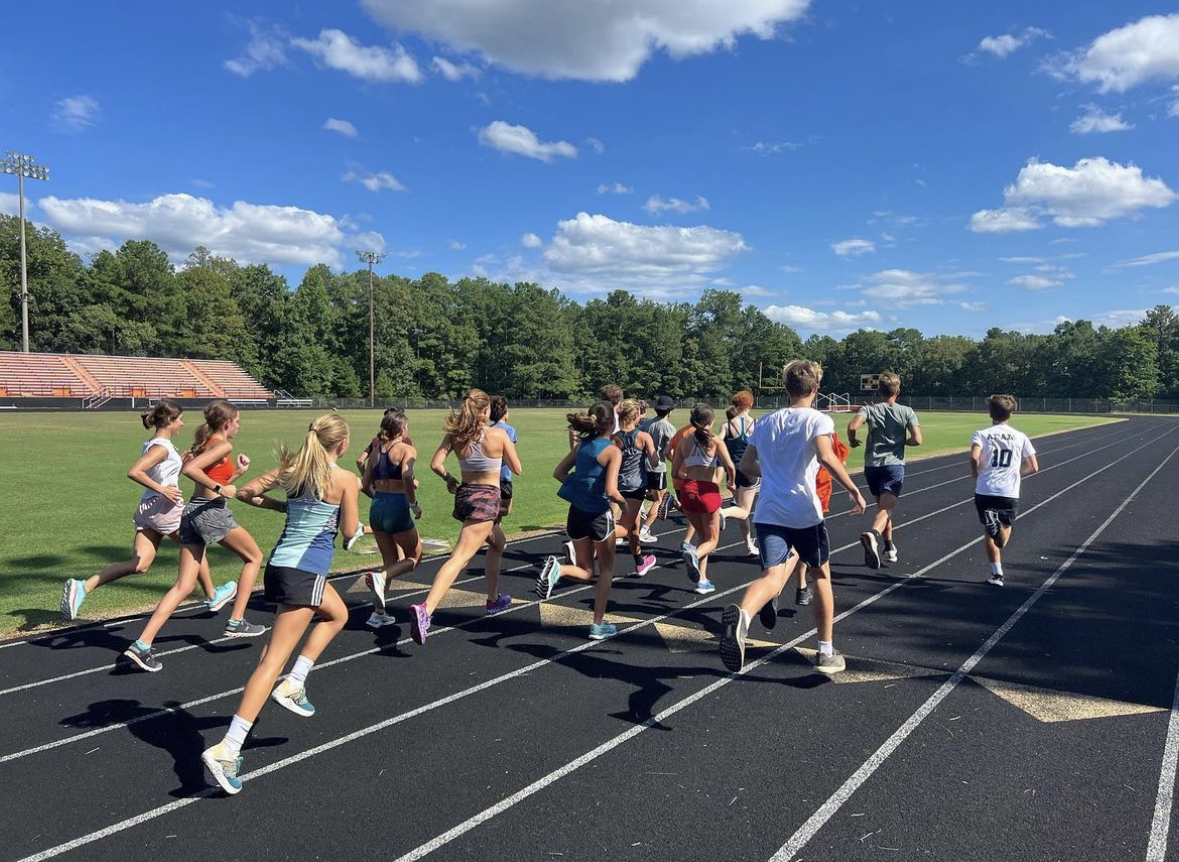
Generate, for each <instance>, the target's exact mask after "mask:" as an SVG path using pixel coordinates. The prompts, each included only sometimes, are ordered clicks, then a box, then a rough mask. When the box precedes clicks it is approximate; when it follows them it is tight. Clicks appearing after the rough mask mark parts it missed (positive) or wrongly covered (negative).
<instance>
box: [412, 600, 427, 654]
mask: <svg viewBox="0 0 1179 862" xmlns="http://www.w3.org/2000/svg"><path fill="white" fill-rule="evenodd" d="M409 609H410V610H411V611H413V618H412V619H411V620H410V621H409V636H410V637H411V638H413V642H414V643H415V644H425V643H426V635H427V634H428V633H429V631H430V615H429V614H428V613H426V603H425V602H422V603H421V604H420V605H410V606H409Z"/></svg>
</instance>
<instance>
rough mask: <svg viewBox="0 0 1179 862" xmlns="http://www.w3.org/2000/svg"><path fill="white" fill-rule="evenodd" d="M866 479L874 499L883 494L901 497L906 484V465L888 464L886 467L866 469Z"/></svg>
mask: <svg viewBox="0 0 1179 862" xmlns="http://www.w3.org/2000/svg"><path fill="white" fill-rule="evenodd" d="M864 478H865V479H866V480H867V482H868V492H869V493H870V494H871V495H872V496H873V497H879V496H880V495H881V494H886V493H887V494H892V495H893V496H894V497H899V496H901V486H902V485H904V484H905V465H904V464H888V465H886V466H884V467H865V468H864Z"/></svg>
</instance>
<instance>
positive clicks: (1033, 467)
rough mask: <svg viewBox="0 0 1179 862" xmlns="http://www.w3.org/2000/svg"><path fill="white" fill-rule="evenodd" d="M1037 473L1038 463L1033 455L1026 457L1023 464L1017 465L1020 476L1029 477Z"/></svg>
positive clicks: (1038, 469) (1038, 470)
mask: <svg viewBox="0 0 1179 862" xmlns="http://www.w3.org/2000/svg"><path fill="white" fill-rule="evenodd" d="M1038 472H1040V462H1039V461H1037V460H1036V456H1035V455H1028V456H1026V457H1025V458H1024V459H1023V463H1022V464H1020V465H1019V475H1020V476H1030V475H1032V474H1033V473H1038Z"/></svg>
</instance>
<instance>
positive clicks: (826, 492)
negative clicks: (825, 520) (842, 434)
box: [815, 431, 851, 515]
mask: <svg viewBox="0 0 1179 862" xmlns="http://www.w3.org/2000/svg"><path fill="white" fill-rule="evenodd" d="M831 436H832V437H833V438H834V439H833V440H832V441H831V448H832V449H834V450H835V457H836V458H838V459H839V461H840V463H841V464H846V463H847V456H848V454H849V453H850V452H851V450H850V449H848V448H847V446H845V445H844V443H843V441H842V440H840V439H839V432H838V431H836V432H834V433H832V435H831ZM815 490H816V491H817V492H818V493H819V502H821V503H822V504H823V514H824V515H825V514H827V510H828V509H829V508H830V507H831V490H832V486H831V474H830V473H829V472H828V471H827V468H826V467H824V466H823V465H822V464H820V465H819V473H818V475H816V476H815Z"/></svg>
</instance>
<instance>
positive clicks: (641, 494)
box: [618, 488, 647, 500]
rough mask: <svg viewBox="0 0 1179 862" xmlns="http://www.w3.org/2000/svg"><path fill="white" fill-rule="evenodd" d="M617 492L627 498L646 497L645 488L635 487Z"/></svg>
mask: <svg viewBox="0 0 1179 862" xmlns="http://www.w3.org/2000/svg"><path fill="white" fill-rule="evenodd" d="M618 493H619V494H621V495H622V496H623V497H625V498H626V499H628V500H646V499H647V489H646V488H637V489H635V490H634V491H619V492H618Z"/></svg>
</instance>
